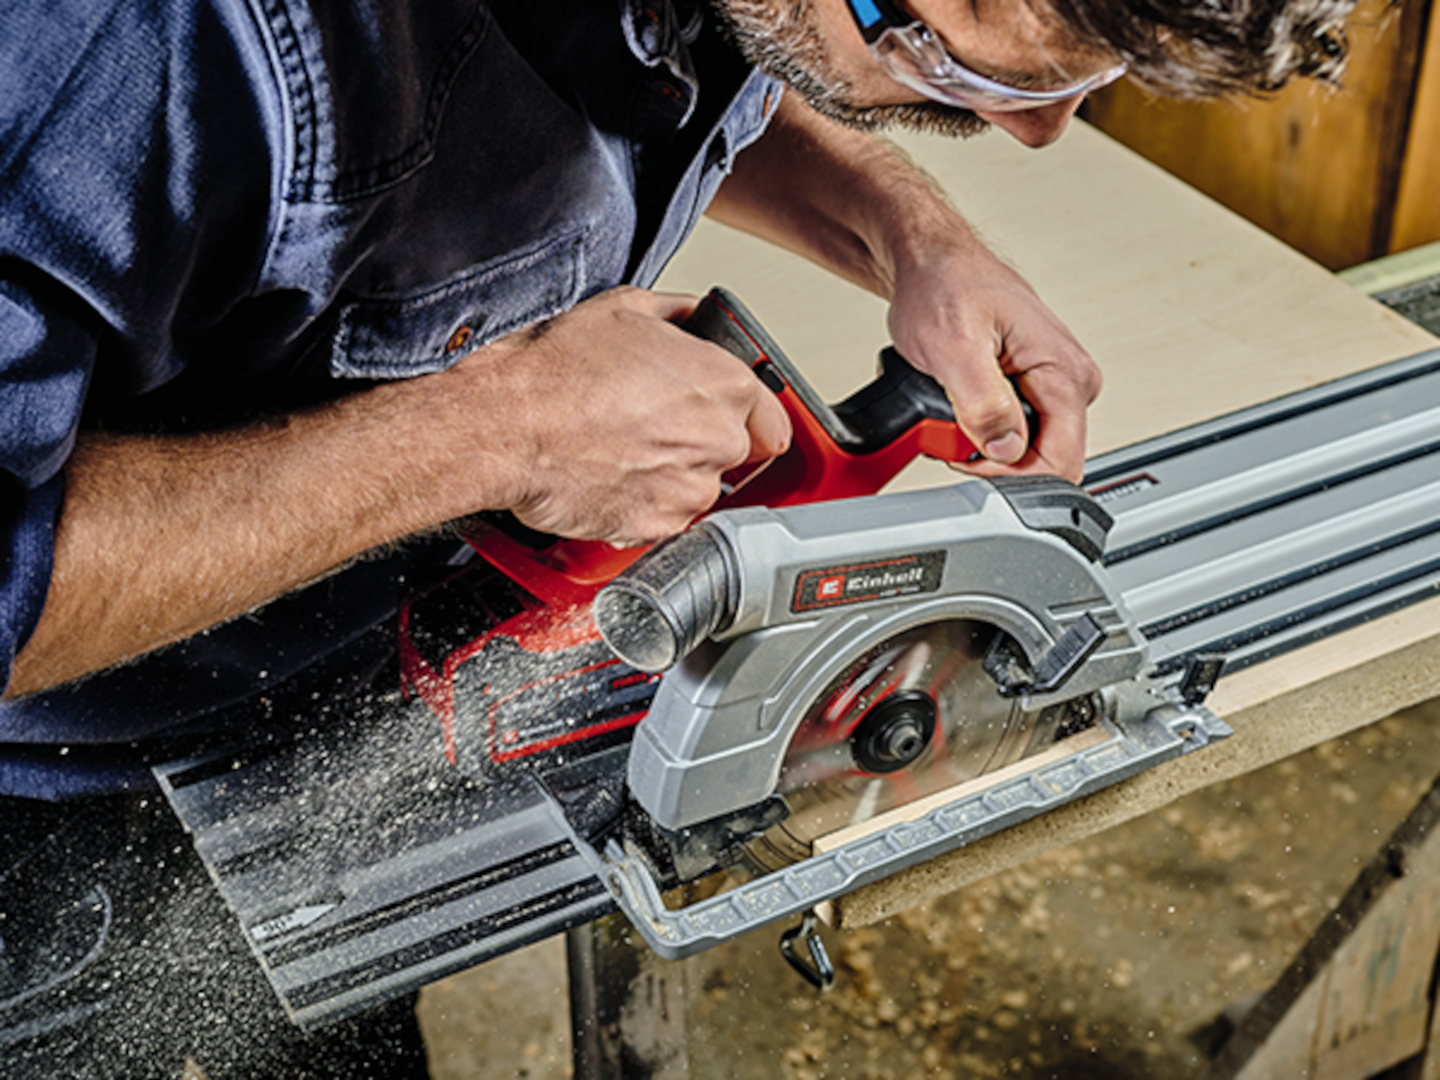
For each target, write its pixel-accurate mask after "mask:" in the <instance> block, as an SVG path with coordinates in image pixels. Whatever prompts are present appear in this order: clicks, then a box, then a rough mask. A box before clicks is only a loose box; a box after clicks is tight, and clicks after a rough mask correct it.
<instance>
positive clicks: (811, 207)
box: [708, 93, 980, 299]
mask: <svg viewBox="0 0 1440 1080" xmlns="http://www.w3.org/2000/svg"><path fill="white" fill-rule="evenodd" d="M708 215H709V216H710V217H711V218H713V219H715V220H717V221H720V222H723V223H724V224H726V225H731V226H733V227H735V228H738V229H743V230H744V231H746V232H750V233H753V234H755V235H757V236H760V237H763V238H764V239H766V240H769V241H771V242H773V243H776V244H779V245H780V246H782V247H785V248H788V249H789V250H791V251H794V252H796V253H797V254H799V255H803V256H804V257H806V258H808V259H810V260H811V261H812V262H815V263H817V264H819V265H821V266H824V267H825V268H826V269H829V270H831V271H833V272H834V273H836V274H839V275H840V276H842V277H844V278H846V279H848V280H850V281H852V282H854V283H855V284H857V285H859V286H861V287H862V288H865V289H867V290H869V291H870V292H873V293H875V294H876V295H878V296H881V297H884V298H885V299H890V298H891V297H892V296H893V294H894V289H895V279H896V274H897V270H898V267H897V265H896V264H897V261H898V260H901V259H907V258H913V257H915V256H916V254H917V251H918V248H919V247H920V246H921V245H920V244H917V243H916V242H915V241H918V240H925V239H930V240H934V239H935V238H938V237H943V238H945V240H946V242H947V243H951V244H962V245H964V244H973V245H975V246H976V247H979V246H980V245H979V241H978V240H976V239H975V237H974V236H973V234H972V233H971V232H970V230H969V228H968V226H967V225H966V224H965V222H964V220H963V219H962V218H961V217H960V215H959V214H958V213H957V212H956V211H955V210H954V208H953V207H951V206H950V205H949V203H948V202H947V201H946V199H945V197H944V196H943V195H942V194H941V193H940V192H939V191H938V190H936V188H935V187H934V185H933V183H932V182H931V180H930V179H929V178H928V177H927V176H925V175H924V174H923V173H922V172H920V171H919V170H918V169H917V168H915V167H914V166H913V165H912V164H911V163H910V162H909V161H907V160H906V159H905V158H904V157H903V156H902V155H901V154H900V152H899V151H898V150H896V149H895V148H894V147H892V146H891V145H889V144H888V143H886V142H884V141H882V140H880V139H878V138H876V137H874V136H871V135H868V134H866V133H864V132H860V131H855V130H852V129H850V128H846V127H843V126H841V125H839V124H836V123H834V122H833V121H830V120H827V119H825V118H823V117H821V116H820V115H819V114H818V113H816V112H815V111H814V110H813V109H811V108H810V107H809V106H808V105H806V104H805V103H804V102H803V101H802V100H801V99H800V97H799V95H797V94H793V93H791V94H786V95H785V96H784V98H782V99H781V102H780V107H779V109H778V110H777V112H776V115H775V118H774V120H772V122H771V124H770V127H769V129H768V130H767V131H766V133H765V135H764V136H763V137H762V138H761V139H760V140H759V141H758V142H756V143H755V144H754V145H753V146H751V147H749V148H747V149H746V150H745V151H744V153H742V154H740V155H739V157H738V158H737V159H736V162H735V169H734V172H733V173H732V174H731V175H730V176H729V177H728V178H727V179H726V181H725V183H724V184H723V185H721V188H720V191H719V193H718V194H717V196H716V198H715V200H714V202H712V203H711V205H710V209H709V211H708Z"/></svg>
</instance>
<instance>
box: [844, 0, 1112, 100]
mask: <svg viewBox="0 0 1440 1080" xmlns="http://www.w3.org/2000/svg"><path fill="white" fill-rule="evenodd" d="M846 2H847V3H848V4H849V5H850V14H851V15H853V16H854V18H855V25H856V26H858V27H859V28H860V33H861V35H862V36H863V37H864V38H865V44H866V45H868V46H869V47H870V52H871V54H872V55H874V56H875V58H876V59H878V60H879V61H880V62H881V63H882V64H884V65H885V70H886V71H888V72H889V73H890V77H891V78H892V79H894V80H895V81H896V82H898V83H901V84H902V85H904V86H908V87H909V88H910V89H912V90H914V91H915V92H916V93H919V94H924V95H925V96H926V97H927V98H930V99H931V100H932V101H938V102H941V103H942V104H945V105H954V106H957V107H958V108H962V109H978V110H981V111H983V112H1019V111H1021V110H1023V109H1039V108H1043V107H1044V106H1046V105H1054V104H1056V103H1058V102H1061V101H1068V100H1070V99H1071V98H1076V97H1079V96H1080V95H1082V94H1088V93H1089V92H1090V91H1092V90H1098V89H1099V88H1100V87H1102V86H1108V85H1109V84H1110V83H1113V82H1114V81H1115V80H1116V79H1118V78H1120V76H1122V75H1124V74H1125V65H1124V64H1117V65H1116V66H1115V67H1112V68H1110V69H1108V70H1106V71H1102V72H1100V73H1099V74H1098V75H1091V76H1090V77H1089V78H1088V79H1082V80H1081V81H1080V82H1077V83H1074V84H1072V85H1070V86H1062V87H1057V88H1056V89H1053V90H1022V89H1021V88H1020V87H1018V86H1007V85H1006V84H1005V83H1002V82H996V81H995V80H994V79H989V78H986V77H985V76H984V75H981V74H980V73H978V72H975V71H971V70H970V69H969V68H967V67H966V66H965V65H964V64H962V63H960V61H958V60H956V59H955V58H954V57H953V56H951V55H950V54H949V53H948V52H947V51H946V50H945V46H944V45H943V44H941V42H940V39H939V37H937V36H936V34H935V32H934V31H933V30H931V29H930V28H929V27H928V26H926V25H925V24H924V23H923V22H920V21H919V20H918V19H913V18H909V17H907V16H906V15H904V14H902V13H901V12H900V10H899V9H898V8H896V7H895V6H894V5H893V4H891V3H890V2H889V0H846Z"/></svg>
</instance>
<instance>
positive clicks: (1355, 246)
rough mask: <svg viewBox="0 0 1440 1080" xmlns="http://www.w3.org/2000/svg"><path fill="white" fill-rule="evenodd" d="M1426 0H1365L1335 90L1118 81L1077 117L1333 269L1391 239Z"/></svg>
mask: <svg viewBox="0 0 1440 1080" xmlns="http://www.w3.org/2000/svg"><path fill="white" fill-rule="evenodd" d="M1428 8H1429V3H1428V0H1405V3H1404V5H1403V6H1401V7H1400V8H1399V9H1398V10H1397V9H1396V7H1395V6H1394V5H1393V4H1392V3H1391V2H1390V0H1363V2H1362V4H1361V5H1360V8H1359V9H1358V10H1357V12H1356V14H1355V16H1354V17H1353V19H1352V21H1351V24H1350V41H1351V62H1350V66H1349V69H1348V71H1347V73H1346V77H1345V84H1344V86H1343V87H1342V88H1341V89H1339V90H1330V89H1328V88H1325V87H1320V86H1316V85H1314V84H1313V83H1311V82H1310V81H1308V80H1303V81H1297V82H1295V83H1293V84H1292V85H1291V86H1289V87H1287V88H1286V89H1285V90H1283V91H1282V92H1280V93H1279V94H1277V95H1275V96H1274V97H1272V98H1269V99H1264V100H1249V101H1238V102H1236V101H1223V102H1179V101H1169V100H1162V99H1159V98H1156V97H1154V96H1152V95H1149V94H1146V93H1144V92H1142V91H1140V90H1138V89H1136V88H1135V87H1133V86H1130V85H1127V84H1124V83H1122V84H1119V85H1117V86H1115V87H1112V88H1110V89H1108V90H1105V91H1102V92H1101V93H1099V94H1096V95H1095V96H1094V97H1093V98H1092V100H1091V101H1090V102H1089V103H1088V104H1087V110H1088V111H1087V113H1086V117H1087V119H1089V120H1090V121H1091V123H1093V124H1095V125H1096V126H1097V127H1099V128H1100V129H1101V130H1103V131H1105V132H1107V133H1109V134H1111V135H1113V136H1115V137H1116V138H1117V139H1119V140H1120V141H1121V142H1123V143H1125V144H1126V145H1128V146H1130V147H1131V148H1132V149H1135V150H1137V151H1139V152H1140V153H1141V154H1143V155H1144V156H1146V157H1148V158H1149V159H1150V160H1152V161H1154V162H1156V163H1157V164H1159V165H1161V166H1162V167H1163V168H1165V169H1167V170H1169V171H1170V172H1173V173H1174V174H1175V175H1177V176H1179V177H1180V178H1181V179H1183V180H1185V181H1187V182H1189V183H1190V184H1193V185H1194V186H1195V187H1197V188H1199V189H1200V190H1201V191H1203V192H1205V193H1206V194H1208V195H1211V196H1213V197H1214V198H1216V199H1218V200H1219V201H1220V202H1222V203H1224V204H1225V205H1226V206H1229V207H1230V208H1231V209H1233V210H1235V211H1237V212H1239V213H1240V214H1242V215H1244V216H1245V217H1247V218H1249V219H1250V220H1251V221H1253V222H1255V223H1256V224H1257V225H1259V226H1261V227H1262V228H1264V229H1266V230H1268V231H1269V232H1271V233H1274V234H1275V235H1276V236H1278V237H1280V239H1282V240H1284V241H1285V242H1286V243H1288V244H1290V245H1291V246H1293V247H1295V248H1298V249H1299V250H1300V251H1303V252H1304V253H1305V254H1307V255H1309V256H1310V257H1311V258H1314V259H1316V260H1318V261H1319V262H1321V263H1323V264H1324V265H1326V266H1328V267H1330V268H1331V269H1340V268H1342V267H1346V266H1352V265H1354V264H1356V263H1360V262H1364V261H1366V260H1368V259H1371V258H1374V257H1376V256H1378V255H1382V254H1385V253H1386V252H1387V251H1388V250H1389V237H1390V224H1391V218H1392V214H1393V208H1394V200H1395V193H1396V188H1397V187H1398V184H1399V166H1400V161H1401V157H1402V154H1403V149H1404V145H1405V133H1406V130H1407V121H1408V117H1409V104H1410V96H1411V91H1412V89H1413V87H1414V85H1415V78H1416V75H1417V71H1418V68H1419V66H1420V65H1419V57H1420V50H1421V44H1422V42H1423V40H1424V33H1423V31H1424V30H1425V18H1426V16H1427V15H1428Z"/></svg>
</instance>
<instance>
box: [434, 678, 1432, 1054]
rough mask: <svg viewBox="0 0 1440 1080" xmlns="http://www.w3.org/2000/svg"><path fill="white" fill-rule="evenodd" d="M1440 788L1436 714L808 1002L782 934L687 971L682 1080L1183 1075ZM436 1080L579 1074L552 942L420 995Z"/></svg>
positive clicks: (1284, 767) (1198, 805)
mask: <svg viewBox="0 0 1440 1080" xmlns="http://www.w3.org/2000/svg"><path fill="white" fill-rule="evenodd" d="M1437 774H1440V702H1432V703H1430V704H1429V705H1427V706H1424V707H1421V708H1418V709H1414V710H1411V711H1409V712H1407V713H1404V714H1401V715H1400V716H1397V717H1394V718H1392V719H1390V720H1386V721H1384V722H1382V723H1380V724H1376V725H1374V726H1372V727H1370V728H1367V729H1365V730H1363V731H1360V732H1357V733H1355V734H1354V735H1352V736H1350V737H1348V738H1345V739H1341V740H1337V741H1335V742H1332V743H1327V744H1325V745H1323V746H1321V747H1318V748H1317V749H1315V750H1312V751H1310V752H1308V753H1306V754H1302V755H1299V756H1297V757H1295V758H1292V759H1290V760H1288V761H1284V762H1281V763H1279V764H1278V765H1275V766H1273V767H1271V768H1268V769H1265V770H1262V771H1260V772H1257V773H1254V774H1251V775H1250V776H1247V777H1243V778H1241V779H1238V780H1235V781H1231V782H1228V783H1225V784H1221V785H1218V786H1216V787H1214V788H1210V789H1208V790H1206V791H1202V792H1198V793H1196V794H1194V795H1192V796H1189V797H1188V798H1186V799H1184V800H1182V801H1180V802H1178V803H1176V804H1174V805H1172V806H1170V807H1168V808H1166V809H1165V810H1163V811H1162V812H1160V813H1158V814H1155V815H1151V816H1149V817H1147V818H1144V819H1141V820H1138V821H1135V822H1132V823H1130V824H1128V825H1125V826H1122V827H1120V828H1117V829H1114V830H1111V831H1110V832H1107V833H1104V834H1102V835H1099V836H1096V837H1093V838H1091V839H1090V840H1088V841H1086V842H1085V843H1082V844H1078V845H1076V846H1074V847H1070V848H1064V849H1061V850H1057V851H1053V852H1050V853H1048V854H1047V855H1045V856H1044V857H1042V858H1039V859H1036V860H1033V861H1032V862H1030V863H1028V864H1026V865H1024V866H1021V867H1018V868H1015V869H1013V870H1010V871H1007V872H1006V873H1003V874H1000V875H998V876H997V877H995V878H993V879H991V880H989V881H986V882H982V883H980V884H978V885H975V886H972V887H970V888H967V889H965V890H963V891H961V892H958V893H955V894H953V895H951V896H948V897H944V898H942V899H940V900H938V901H934V902H932V903H929V904H926V905H923V906H921V907H919V908H916V909H914V910H913V911H910V912H906V913H905V914H904V915H902V916H900V917H898V918H896V919H893V920H890V921H889V922H888V923H886V924H884V925H882V926H876V927H869V928H864V929H860V930H856V931H852V932H849V933H847V934H844V935H839V934H834V933H829V934H827V940H828V941H829V944H830V948H831V953H832V955H833V956H835V958H836V960H837V963H838V966H839V968H840V980H839V983H838V985H837V986H836V987H835V989H834V990H832V991H831V992H830V993H828V994H825V995H819V994H816V993H815V992H814V991H811V990H810V989H809V987H808V986H806V984H804V983H803V982H802V981H801V980H800V979H799V978H798V977H797V976H796V975H795V974H794V973H793V972H791V971H790V970H789V968H788V967H786V965H785V964H784V961H783V960H781V958H780V957H779V955H778V952H777V950H776V948H775V940H776V936H777V935H776V934H775V933H774V932H772V931H764V932H761V933H759V934H756V935H753V936H752V938H751V939H742V940H740V941H737V942H732V943H730V944H729V945H726V946H724V947H722V948H720V949H716V950H713V951H712V952H710V953H706V954H703V955H702V956H699V957H695V958H692V959H691V960H688V961H685V962H684V965H685V970H684V972H683V980H684V983H685V985H686V987H687V991H688V992H687V997H688V1001H687V1004H686V1008H687V1010H688V1012H687V1016H688V1020H689V1030H690V1032H691V1035H690V1038H691V1046H690V1061H691V1073H692V1076H694V1077H696V1078H697V1080H700V1078H707V1080H708V1078H711V1077H716V1078H718V1077H747V1078H748V1077H770V1076H773V1077H778V1078H784V1080H820V1078H824V1077H872V1078H875V1080H882V1078H892V1080H910V1078H912V1077H951V1076H967V1077H1002V1076H1005V1077H1032V1078H1040V1077H1063V1078H1065V1080H1076V1078H1080V1080H1083V1078H1086V1077H1102V1076H1103V1077H1107V1078H1112V1080H1113V1078H1118V1080H1126V1078H1136V1080H1138V1078H1141V1077H1147V1078H1148V1077H1166V1078H1181V1077H1185V1076H1189V1075H1193V1074H1194V1073H1195V1072H1196V1071H1197V1070H1198V1069H1199V1067H1200V1066H1201V1064H1203V1061H1204V1057H1203V1054H1202V1053H1201V1051H1200V1050H1199V1049H1198V1048H1197V1044H1196V1042H1195V1039H1194V1036H1195V1033H1196V1032H1197V1030H1198V1029H1200V1028H1202V1027H1203V1026H1204V1025H1205V1024H1206V1023H1207V1022H1209V1021H1210V1020H1211V1019H1212V1018H1214V1017H1215V1016H1216V1015H1217V1014H1218V1013H1219V1012H1220V1011H1221V1010H1222V1009H1224V1008H1226V1007H1227V1006H1229V1005H1231V1004H1233V1003H1235V1002H1237V1001H1240V1000H1243V999H1244V998H1246V997H1247V995H1251V994H1253V993H1254V992H1256V991H1258V990H1261V989H1263V988H1264V987H1266V986H1268V985H1269V983H1270V982H1271V981H1273V980H1274V978H1275V977H1276V976H1278V974H1279V973H1280V971H1281V970H1282V969H1283V968H1284V966H1285V965H1286V963H1287V962H1288V961H1289V959H1290V958H1291V957H1292V956H1293V955H1294V953H1295V952H1296V951H1297V950H1298V949H1299V947H1300V946H1301V945H1302V944H1303V943H1304V941H1305V940H1306V939H1307V938H1308V936H1309V935H1310V933H1311V932H1312V931H1313V929H1314V928H1315V926H1316V925H1317V924H1318V923H1319V922H1320V920H1321V918H1322V917H1323V916H1324V914H1325V913H1326V912H1327V911H1328V910H1329V909H1330V908H1331V907H1333V906H1334V904H1335V903H1336V902H1337V901H1338V899H1339V897H1340V896H1341V894H1342V893H1343V891H1344V890H1345V888H1346V887H1347V886H1348V885H1349V883H1350V881H1351V880H1352V878H1353V877H1354V875H1355V874H1356V872H1357V871H1358V869H1359V867H1360V866H1361V865H1362V864H1363V863H1364V862H1365V861H1366V860H1367V859H1368V858H1369V856H1370V855H1371V854H1372V852H1373V851H1374V850H1375V848H1376V847H1377V846H1378V845H1379V844H1380V842H1381V841H1382V840H1383V839H1384V838H1385V837H1386V836H1387V835H1388V834H1389V832H1390V830H1391V829H1393V828H1394V826H1395V825H1396V824H1398V823H1399V822H1400V820H1401V819H1403V818H1404V816H1405V815H1406V813H1408V811H1409V810H1410V808H1411V807H1412V806H1413V805H1414V804H1415V803H1416V802H1417V801H1418V800H1419V798H1420V797H1421V795H1422V794H1423V793H1424V792H1425V790H1426V789H1427V788H1428V787H1429V785H1430V783H1431V781H1432V780H1433V778H1434V777H1435V776H1436V775H1437ZM420 1013H421V1020H422V1024H423V1025H424V1028H425V1032H426V1037H427V1041H428V1043H429V1046H430V1048H431V1052H432V1075H433V1076H434V1077H436V1078H437V1080H476V1078H482V1077H483V1078H485V1080H492V1078H502V1077H526V1078H533V1080H540V1078H545V1080H550V1078H559V1077H565V1076H569V1075H570V1062H569V1032H568V996H567V989H566V981H565V968H564V949H563V945H562V943H561V942H560V940H559V939H552V940H551V941H547V942H542V943H541V944H539V945H537V946H532V947H531V948H529V949H527V950H524V951H522V952H519V953H516V954H514V955H512V956H509V957H504V958H501V959H500V960H497V961H494V962H492V963H490V964H487V965H484V966H482V967H480V968H477V969H475V970H473V971H470V972H466V973H463V974H461V975H458V976H455V977H453V978H451V979H447V980H445V981H443V982H440V983H437V984H435V985H434V986H431V987H429V988H428V989H427V990H426V991H425V992H424V993H423V994H422V997H421V1006H420Z"/></svg>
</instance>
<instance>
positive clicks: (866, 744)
mask: <svg viewBox="0 0 1440 1080" xmlns="http://www.w3.org/2000/svg"><path fill="white" fill-rule="evenodd" d="M934 737H935V699H934V698H932V697H931V696H930V695H929V694H927V693H924V692H923V691H920V690H903V691H901V692H900V693H898V694H891V695H890V696H889V697H887V698H883V699H881V700H880V701H879V702H878V703H877V704H876V705H875V706H874V707H873V708H872V709H871V710H870V711H869V712H868V713H866V714H865V718H864V719H863V720H861V721H860V723H859V724H857V725H856V727H855V731H854V733H853V734H852V735H851V736H850V750H851V753H853V754H854V755H855V764H857V765H859V766H860V768H862V769H864V770H865V771H866V772H872V773H891V772H896V771H897V770H899V769H903V768H905V766H907V765H909V764H910V763H911V762H913V761H914V760H915V759H916V758H918V757H919V756H920V755H921V754H923V753H924V752H925V748H926V747H927V746H929V745H930V740H931V739H933V738H934Z"/></svg>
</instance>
